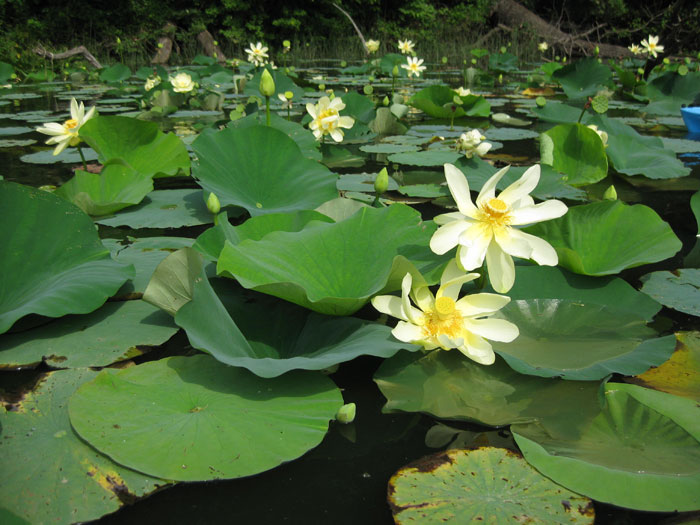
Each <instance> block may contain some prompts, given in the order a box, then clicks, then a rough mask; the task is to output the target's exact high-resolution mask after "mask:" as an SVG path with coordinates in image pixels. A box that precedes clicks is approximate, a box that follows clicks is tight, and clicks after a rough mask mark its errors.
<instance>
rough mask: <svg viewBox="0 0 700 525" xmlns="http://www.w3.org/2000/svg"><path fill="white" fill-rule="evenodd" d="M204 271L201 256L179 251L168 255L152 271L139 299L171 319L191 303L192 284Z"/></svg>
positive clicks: (192, 250)
mask: <svg viewBox="0 0 700 525" xmlns="http://www.w3.org/2000/svg"><path fill="white" fill-rule="evenodd" d="M203 271H204V260H203V259H202V255H201V254H200V253H199V252H197V251H195V250H194V249H192V248H182V249H180V250H177V251H176V252H174V253H171V254H170V255H168V256H167V257H166V258H165V259H164V260H163V261H161V263H160V264H158V266H157V267H156V270H155V271H154V272H153V276H152V277H151V280H150V281H149V283H148V286H147V287H146V291H145V292H144V293H143V300H144V301H146V302H147V303H150V304H152V305H153V306H157V307H158V308H160V309H161V310H164V311H166V312H167V313H169V314H170V315H172V316H174V315H175V314H176V313H177V312H178V310H180V308H182V307H183V306H184V305H185V304H187V303H188V302H190V301H191V300H192V296H193V294H194V282H195V280H196V279H199V278H200V276H201V275H202V272H203Z"/></svg>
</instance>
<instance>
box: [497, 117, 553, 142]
mask: <svg viewBox="0 0 700 525" xmlns="http://www.w3.org/2000/svg"><path fill="white" fill-rule="evenodd" d="M512 120H517V119H512ZM523 122H524V121H523ZM530 124H531V123H530V122H528V123H527V124H524V125H530ZM484 135H486V140H523V139H532V138H536V137H539V136H540V134H539V133H537V132H536V131H532V130H531V129H518V128H489V129H487V130H486V131H485V132H484Z"/></svg>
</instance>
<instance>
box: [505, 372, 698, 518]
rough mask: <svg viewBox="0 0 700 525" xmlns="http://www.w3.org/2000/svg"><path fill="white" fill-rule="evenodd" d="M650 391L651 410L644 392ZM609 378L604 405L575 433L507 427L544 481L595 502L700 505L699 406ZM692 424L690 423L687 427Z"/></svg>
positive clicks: (651, 507)
mask: <svg viewBox="0 0 700 525" xmlns="http://www.w3.org/2000/svg"><path fill="white" fill-rule="evenodd" d="M635 390H646V392H644V395H645V396H649V397H651V396H654V398H655V406H654V407H653V408H652V407H650V406H649V405H647V404H646V401H643V400H642V399H644V398H643V397H641V396H640V398H639V399H638V398H637V396H635V395H632V393H633V392H634V391H635ZM674 398H675V396H670V395H669V394H664V393H661V392H655V391H653V390H648V389H641V387H637V386H633V385H621V384H613V383H609V384H608V385H607V386H606V389H605V402H606V403H605V407H604V408H603V411H602V412H601V413H600V414H599V415H598V416H596V417H595V418H594V419H593V420H592V421H591V422H590V423H589V424H588V425H587V426H586V427H585V428H583V429H582V430H581V431H580V432H579V433H578V434H577V435H574V436H570V437H568V438H564V437H562V436H551V435H549V434H548V433H547V432H546V430H545V429H542V428H541V427H539V426H538V425H516V426H513V427H512V431H513V435H514V437H515V440H516V442H517V444H518V446H519V447H520V450H521V451H522V453H523V455H524V456H525V459H527V461H528V462H529V463H530V464H531V465H532V466H534V467H535V468H536V469H537V470H539V471H540V472H541V473H542V474H544V475H545V476H547V477H548V478H550V479H552V480H554V481H555V482H557V483H560V484H561V485H563V486H565V487H567V488H569V489H570V490H574V491H576V492H578V493H580V494H584V495H586V496H588V497H590V498H593V499H595V500H597V501H602V502H605V503H612V504H613V505H618V506H621V507H629V508H633V509H638V510H647V511H665V512H671V511H677V512H683V511H690V510H697V509H698V508H700V442H698V438H699V437H700V428H698V425H697V421H698V419H699V418H700V408H698V407H697V406H693V405H694V403H693V402H692V401H690V400H686V399H683V398H675V399H677V400H680V404H679V403H677V402H676V401H675V400H674ZM690 426H694V428H690Z"/></svg>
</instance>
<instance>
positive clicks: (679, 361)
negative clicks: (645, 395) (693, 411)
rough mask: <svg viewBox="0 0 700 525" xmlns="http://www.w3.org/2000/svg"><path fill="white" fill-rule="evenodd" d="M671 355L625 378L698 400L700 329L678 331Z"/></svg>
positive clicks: (699, 400) (699, 390)
mask: <svg viewBox="0 0 700 525" xmlns="http://www.w3.org/2000/svg"><path fill="white" fill-rule="evenodd" d="M676 339H677V340H678V344H677V345H676V351H675V352H673V355H671V358H670V359H669V360H668V361H666V362H665V363H662V364H661V365H660V366H657V367H656V368H652V369H650V370H647V371H646V372H644V373H643V374H640V375H638V376H636V377H634V378H626V380H627V381H629V382H631V383H635V384H638V385H641V386H644V387H647V388H653V389H655V390H660V391H662V392H668V393H669V394H673V395H674V396H681V397H687V398H689V399H692V400H694V401H695V402H698V403H700V332H679V333H677V334H676Z"/></svg>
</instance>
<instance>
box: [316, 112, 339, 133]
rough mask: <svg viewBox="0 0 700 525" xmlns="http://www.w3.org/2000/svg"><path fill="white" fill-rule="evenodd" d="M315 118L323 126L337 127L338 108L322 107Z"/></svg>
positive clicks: (327, 127) (328, 127)
mask: <svg viewBox="0 0 700 525" xmlns="http://www.w3.org/2000/svg"><path fill="white" fill-rule="evenodd" d="M317 118H318V120H319V121H320V122H321V123H322V126H323V128H326V129H333V128H335V127H337V123H338V110H337V109H334V108H328V109H324V110H323V111H321V113H319V115H318V117H317Z"/></svg>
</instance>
